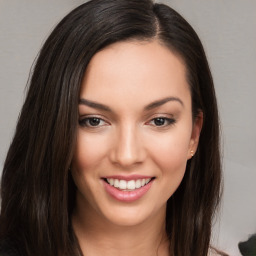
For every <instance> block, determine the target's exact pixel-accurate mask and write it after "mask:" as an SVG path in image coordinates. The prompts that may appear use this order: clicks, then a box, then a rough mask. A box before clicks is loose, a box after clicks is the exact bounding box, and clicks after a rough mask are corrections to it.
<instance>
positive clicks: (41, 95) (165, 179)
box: [0, 0, 221, 256]
mask: <svg viewBox="0 0 256 256" xmlns="http://www.w3.org/2000/svg"><path fill="white" fill-rule="evenodd" d="M220 185H221V168H220V156H219V124H218V112H217V105H216V99H215V93H214V87H213V81H212V77H211V73H210V70H209V67H208V63H207V60H206V57H205V53H204V50H203V47H202V45H201V42H200V40H199V38H198V36H197V35H196V33H195V32H194V30H193V29H192V28H191V26H190V25H189V24H188V23H187V22H186V21H185V20H184V19H183V18H182V17H181V16H180V15H179V14H178V13H176V12H175V11H174V10H173V9H171V8H170V7H168V6H166V5H163V4H154V3H152V1H150V0H131V1H126V0H108V1H105V0H93V1H90V2H87V3H85V4H84V5H81V6H79V7H78V8H77V9H75V10H74V11H72V12H71V13H70V14H68V15H67V16H66V17H65V18H64V19H63V20H62V21H61V22H60V23H59V24H58V25H57V27H56V28H55V29H54V31H53V32H52V33H51V35H50V36H49V38H48V39H47V41H46V42H45V44H44V46H43V48H42V50H41V52H40V54H39V56H38V59H37V62H36V64H35V67H34V69H33V75H32V77H31V79H30V85H29V90H28V94H27V97H26V101H25V103H24V106H23V108H22V111H21V114H20V117H19V121H18V124H17V128H16V133H15V136H14V139H13V142H12V144H11V146H10V149H9V152H8V154H7V158H6V161H5V165H4V169H3V177H2V183H1V198H2V202H1V215H0V227H1V228H0V229H1V230H0V238H1V241H2V253H6V255H11V254H8V251H9V252H10V251H12V252H11V253H14V255H29V256H30V255H86V256H87V255H88V256H90V255H102V254H103V253H104V255H120V254H121V253H122V255H127V256H128V255H161V256H162V255H163V256H165V255H166V256H167V255H168V256H170V255H175V256H178V255H180V256H181V255H182V256H184V255H186V256H188V255H197V256H200V255H202V256H203V255H204V256H205V255H209V254H211V252H212V251H213V250H211V249H210V236H211V221H212V218H213V217H214V213H215V211H216V208H217V206H218V203H219V199H220Z"/></svg>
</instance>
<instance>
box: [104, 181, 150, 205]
mask: <svg viewBox="0 0 256 256" xmlns="http://www.w3.org/2000/svg"><path fill="white" fill-rule="evenodd" d="M153 181H154V180H152V181H150V182H149V183H148V184H147V185H145V186H143V187H141V188H137V189H135V190H132V191H122V190H119V189H117V188H115V187H113V186H111V185H110V184H108V183H107V182H105V181H103V184H104V187H105V190H106V191H107V193H108V194H109V195H110V196H112V197H113V198H115V199H116V200H118V201H122V202H133V201H136V200H138V199H140V198H141V197H142V196H144V195H145V194H146V193H147V192H148V190H149V189H150V188H151V186H152V183H153Z"/></svg>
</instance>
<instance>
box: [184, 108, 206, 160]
mask: <svg viewBox="0 0 256 256" xmlns="http://www.w3.org/2000/svg"><path fill="white" fill-rule="evenodd" d="M203 119H204V117H203V112H202V111H200V112H199V113H198V115H197V116H196V118H195V120H194V122H193V128H192V133H191V138H190V142H189V148H188V159H191V158H192V157H193V156H194V154H195V153H196V150H197V147H198V143H199V137H200V133H201V130H202V127H203Z"/></svg>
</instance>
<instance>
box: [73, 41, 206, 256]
mask: <svg viewBox="0 0 256 256" xmlns="http://www.w3.org/2000/svg"><path fill="white" fill-rule="evenodd" d="M165 98H171V100H169V101H167V102H165V103H163V104H161V105H160V106H157V107H154V108H151V109H145V106H148V105H149V104H151V103H152V102H155V101H159V100H161V99H165ZM80 99H83V100H88V101H92V102H96V103H100V104H103V105H105V106H107V107H108V108H109V109H110V110H111V111H108V110H103V109H98V108H95V107H93V106H92V105H90V106H88V105H87V104H84V102H80V104H79V125H78V133H77V145H76V151H75V154H74V158H73V164H72V176H73V179H74V182H75V184H76V186H77V188H78V189H77V198H76V200H77V201H76V208H75V211H74V215H73V226H74V230H75V232H76V235H77V237H78V240H79V243H80V245H81V249H82V251H83V253H84V254H85V255H88V256H90V255H94V256H95V255H105V256H106V255H112V256H113V255H120V253H121V254H122V255H125V256H129V255H133V256H134V255H152V256H153V255H163V256H164V255H168V241H167V238H166V234H165V211H166V202H167V200H168V198H169V197H171V196H172V194H173V193H174V192H175V190H176V189H177V188H178V186H179V184H180V182H181V181H182V178H183V176H184V173H185V168H186V163H187V160H188V159H190V158H191V157H192V156H191V150H192V151H194V153H195V152H196V149H197V145H198V140H199V135H200V131H201V127H202V115H199V117H198V118H196V119H195V120H194V122H193V120H192V108H191V95H190V90H189V85H188V83H187V81H186V69H185V65H184V64H183V62H182V60H181V58H179V57H178V56H177V55H175V54H174V53H172V52H171V51H170V50H169V49H168V48H166V47H165V46H163V45H162V44H160V43H159V42H158V41H151V42H138V41H133V42H119V43H115V44H112V45H110V46H108V47H107V48H105V49H103V50H102V51H100V52H98V53H97V54H95V56H94V57H93V58H92V60H91V62H90V64H89V66H88V68H87V70H86V73H85V76H84V80H83V83H82V86H81V94H80ZM92 117H96V118H98V119H96V122H94V123H93V122H91V121H92V119H88V118H92ZM160 117H161V118H165V119H161V120H160V121H161V122H160V123H159V122H156V118H160ZM169 119H170V120H169ZM168 120H169V121H168ZM94 121H95V120H94ZM158 121H159V120H158ZM92 124H93V125H95V124H96V126H92ZM132 174H139V175H147V176H151V177H155V179H154V180H153V182H152V185H151V188H150V189H149V190H148V191H147V193H146V194H145V195H143V197H141V198H140V199H138V200H136V201H133V202H121V201H118V200H116V199H114V198H113V197H111V196H110V195H109V194H108V193H107V192H106V190H105V189H104V186H103V184H104V180H103V179H102V177H105V176H111V175H123V176H125V175H126V176H128V175H132Z"/></svg>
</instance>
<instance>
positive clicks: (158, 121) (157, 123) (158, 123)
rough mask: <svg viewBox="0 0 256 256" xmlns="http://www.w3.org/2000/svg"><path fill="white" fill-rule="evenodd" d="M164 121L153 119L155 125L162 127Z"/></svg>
mask: <svg viewBox="0 0 256 256" xmlns="http://www.w3.org/2000/svg"><path fill="white" fill-rule="evenodd" d="M164 122H165V119H164V118H156V119H155V125H158V126H160V125H164Z"/></svg>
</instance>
